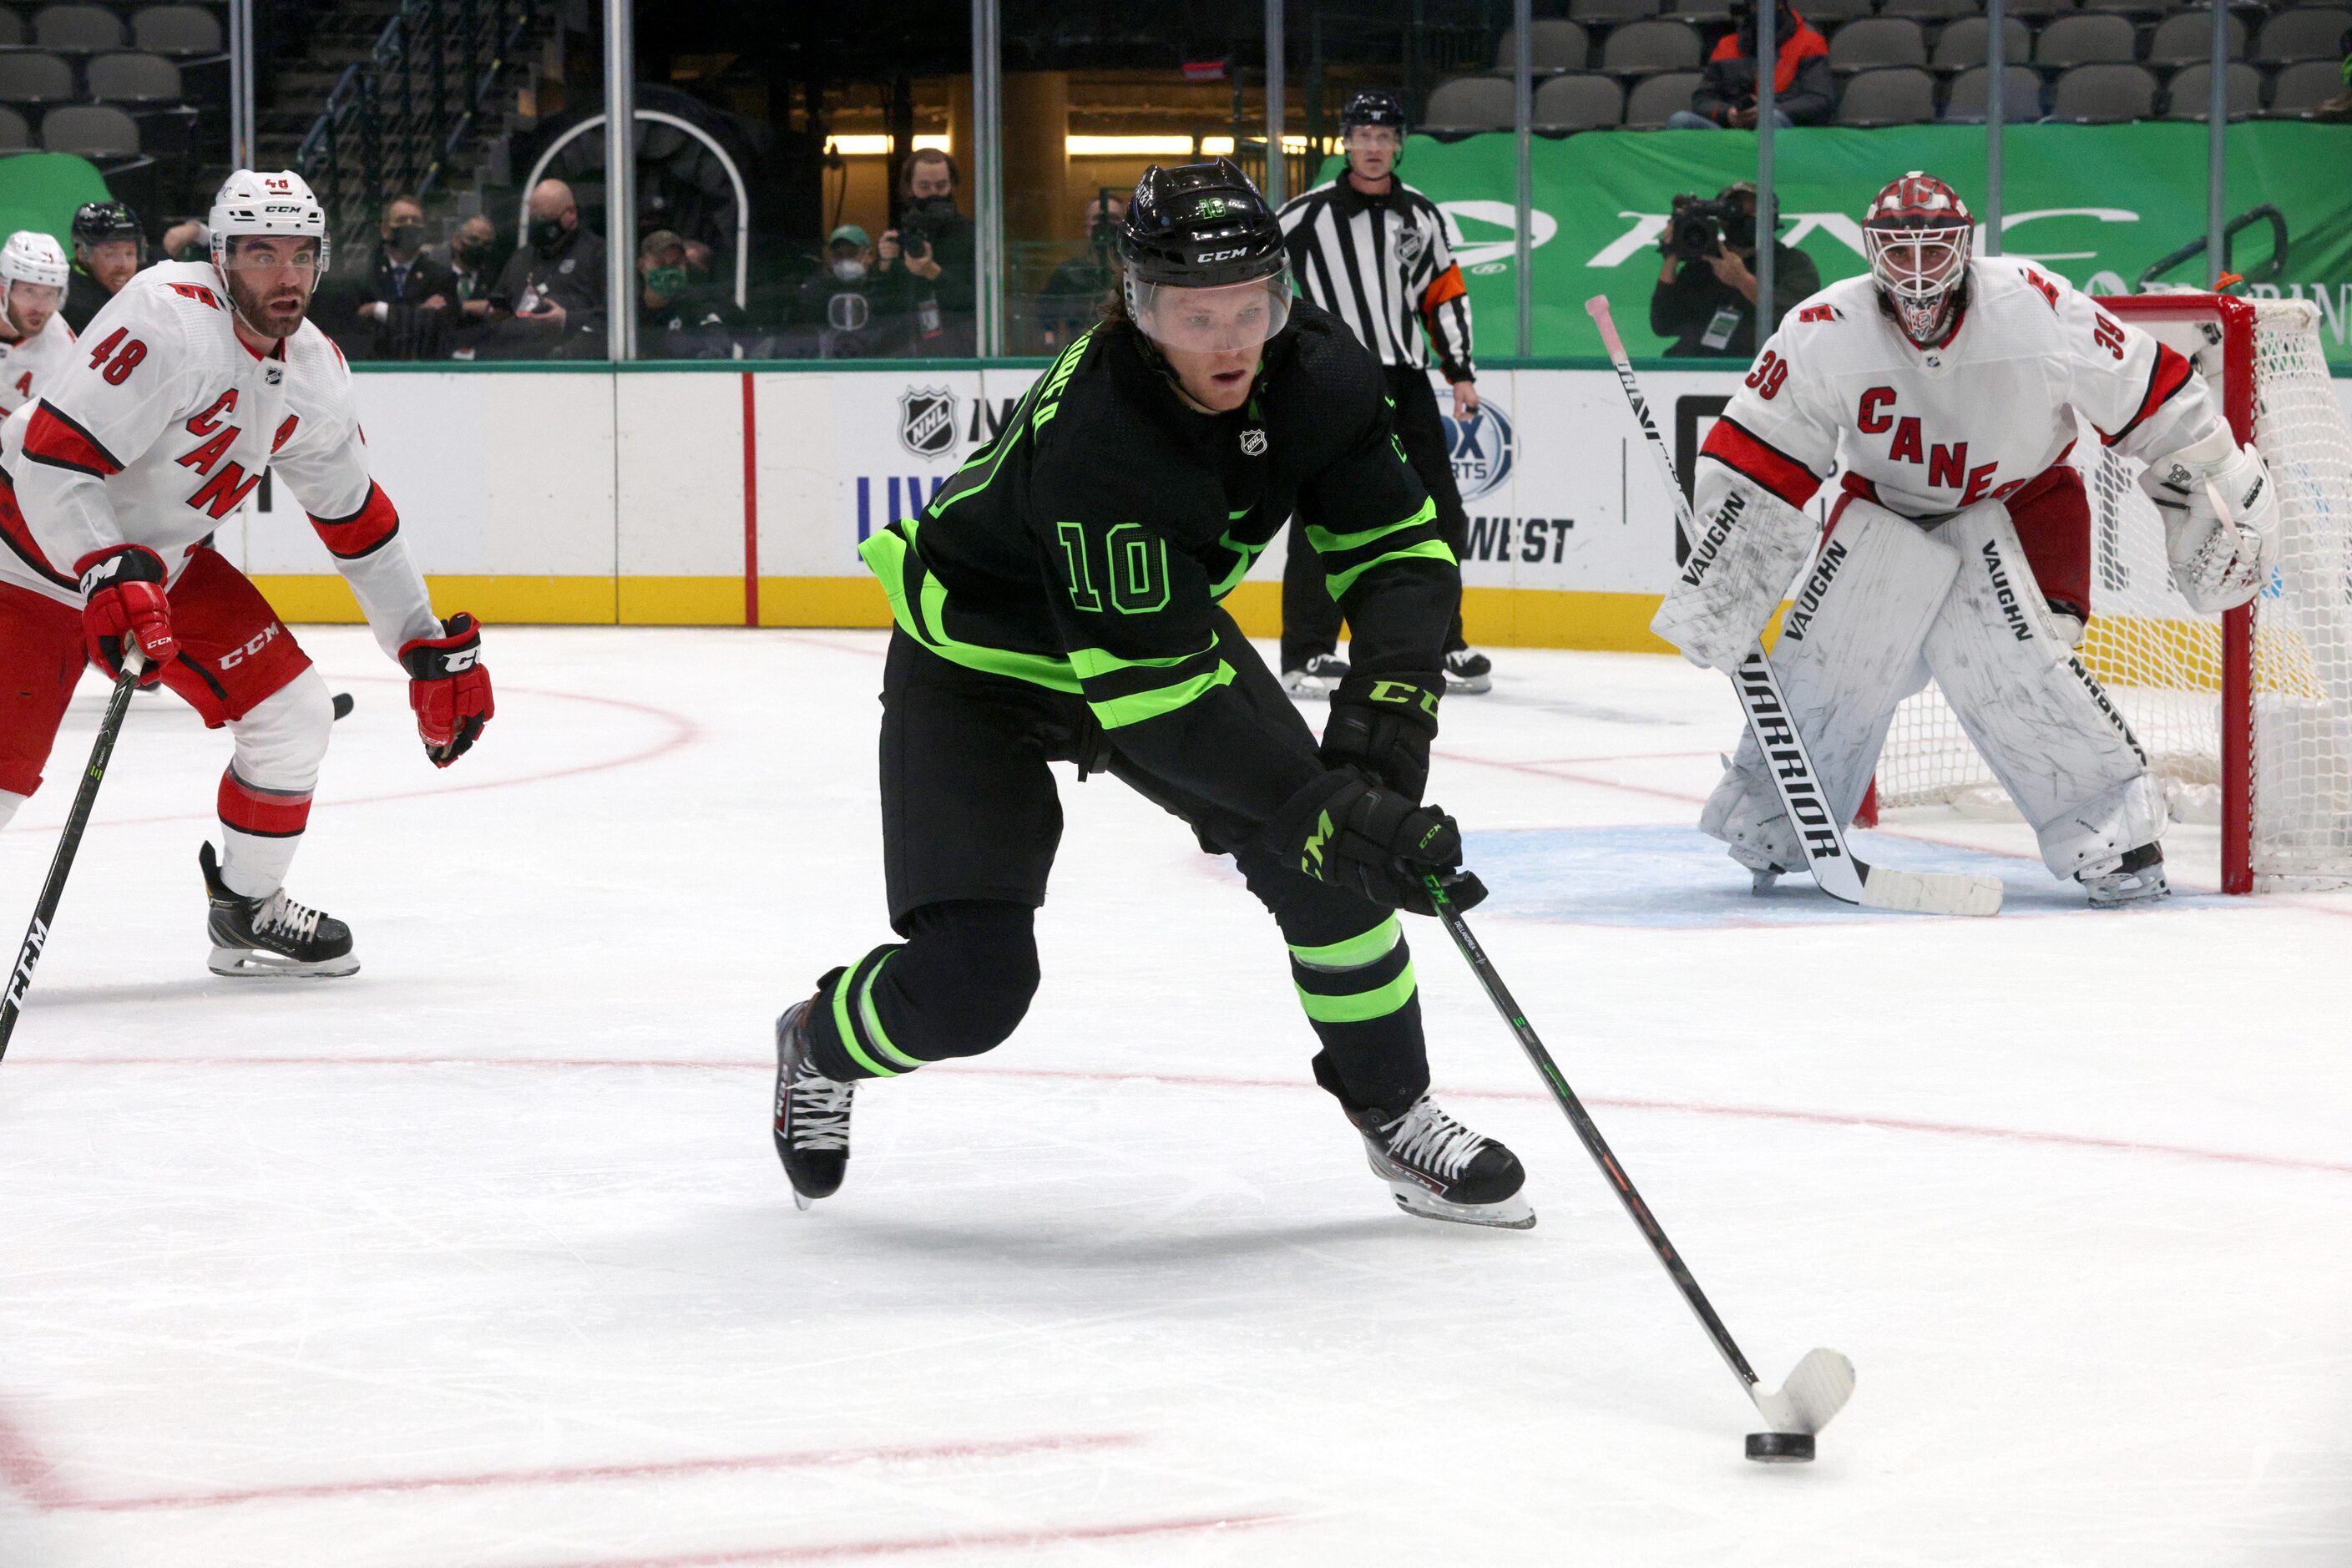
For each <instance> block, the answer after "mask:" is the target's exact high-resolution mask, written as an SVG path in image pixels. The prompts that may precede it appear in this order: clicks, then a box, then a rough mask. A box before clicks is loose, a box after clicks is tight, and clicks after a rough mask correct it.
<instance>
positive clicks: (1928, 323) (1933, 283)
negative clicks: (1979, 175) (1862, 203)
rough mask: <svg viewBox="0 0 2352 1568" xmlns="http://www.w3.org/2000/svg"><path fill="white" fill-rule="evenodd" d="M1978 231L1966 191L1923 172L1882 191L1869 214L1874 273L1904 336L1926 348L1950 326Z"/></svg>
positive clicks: (1866, 235)
mask: <svg viewBox="0 0 2352 1568" xmlns="http://www.w3.org/2000/svg"><path fill="white" fill-rule="evenodd" d="M1975 236H1976V219H1975V218H1973V217H1971V216H1969V209H1968V204H1967V203H1965V202H1963V201H1961V200H1960V198H1959V194H1958V192H1956V191H1954V190H1953V189H1952V187H1951V186H1949V185H1948V184H1944V182H1943V181H1941V180H1938V179H1935V178H1932V177H1931V176H1929V175H1927V174H1920V173H1918V172H1917V171H1916V170H1915V171H1913V172H1912V173H1910V174H1906V175H1904V176H1903V177H1902V178H1901V179H1899V180H1896V181H1895V182H1894V183H1893V184H1890V185H1888V186H1887V187H1886V188H1885V190H1883V191H1881V192H1879V193H1878V196H1877V199H1876V200H1874V201H1873V202H1872V203H1871V204H1870V207H1869V210H1868V211H1866V212H1864V214H1863V217H1862V247H1863V254H1864V256H1865V257H1866V258H1868V259H1869V261H1870V276H1871V278H1872V279H1873V280H1874V281H1875V282H1876V283H1877V285H1878V289H1879V292H1880V293H1881V294H1883V295H1885V298H1886V302H1887V304H1888V305H1889V306H1890V307H1892V308H1893V310H1894V311H1895V319H1896V320H1897V321H1900V322H1901V323H1902V325H1903V331H1904V334H1905V335H1906V337H1908V338H1909V339H1910V340H1911V341H1912V342H1915V343H1917V344H1919V345H1920V346H1921V347H1923V348H1924V347H1926V346H1927V345H1928V344H1930V343H1935V342H1941V341H1942V340H1943V338H1944V336H1945V335H1946V334H1947V333H1948V331H1950V329H1951V326H1952V321H1953V316H1954V312H1955V310H1956V309H1957V308H1958V304H1959V300H1960V291H1961V289H1962V287H1963V286H1964V285H1965V284H1966V283H1967V282H1968V276H1969V250H1970V248H1971V247H1972V246H1973V244H1974V241H1975Z"/></svg>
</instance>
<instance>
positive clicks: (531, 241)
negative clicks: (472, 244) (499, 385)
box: [489, 180, 606, 359]
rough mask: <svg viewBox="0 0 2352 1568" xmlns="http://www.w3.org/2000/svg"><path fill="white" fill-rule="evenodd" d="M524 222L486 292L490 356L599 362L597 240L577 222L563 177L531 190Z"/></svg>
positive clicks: (600, 261)
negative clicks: (509, 254)
mask: <svg viewBox="0 0 2352 1568" xmlns="http://www.w3.org/2000/svg"><path fill="white" fill-rule="evenodd" d="M524 211H525V213H526V214H528V216H529V218H530V227H529V229H528V230H527V231H526V232H525V234H524V236H523V244H522V246H521V247H520V248H519V249H518V250H516V252H515V253H514V257H513V258H512V259H510V260H509V261H508V263H507V269H506V271H505V272H504V273H503V274H502V275H501V276H500V277H499V282H498V287H497V288H495V289H492V290H491V291H490V321H491V328H490V340H491V341H490V344H489V353H490V355H491V356H493V357H496V358H499V359H602V358H604V353H605V347H606V339H605V331H604V300H605V289H604V241H603V240H601V239H599V238H597V237H595V236H594V235H593V234H591V233H589V232H588V231H587V230H586V229H584V228H583V227H581V226H580V205H579V204H578V203H577V202H575V201H573V200H572V187H571V186H569V185H567V184H564V183H563V182H562V180H541V182H540V183H539V184H537V185H535V186H533V187H532V188H531V193H530V201H529V202H528V203H527V204H526V205H525V207H524Z"/></svg>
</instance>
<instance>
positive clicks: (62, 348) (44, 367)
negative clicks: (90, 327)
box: [0, 310, 74, 419]
mask: <svg viewBox="0 0 2352 1568" xmlns="http://www.w3.org/2000/svg"><path fill="white" fill-rule="evenodd" d="M73 352H74V334H73V329H72V328H71V327H68V326H67V325H66V317H65V312H64V311H62V310H59V311H56V312H54V313H53V314H52V315H51V316H50V317H49V319H48V321H47V323H45V324H44V325H43V326H42V328H41V330H40V331H37V332H36V333H34V334H33V335H32V336H31V337H29V338H27V337H15V338H10V339H9V340H8V341H7V342H0V419H5V418H6V417H7V416H9V415H11V414H14V413H16V410H18V409H19V408H22V407H24V406H25V405H26V404H27V403H30V402H31V401H32V400H33V399H34V398H36V397H38V396H39V395H41V393H42V390H43V389H44V388H46V387H48V386H51V385H53V384H56V382H57V379H58V376H59V375H60V374H63V373H64V371H65V368H66V366H68V364H71V363H73Z"/></svg>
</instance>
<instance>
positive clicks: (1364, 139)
mask: <svg viewBox="0 0 2352 1568" xmlns="http://www.w3.org/2000/svg"><path fill="white" fill-rule="evenodd" d="M1346 144H1347V145H1348V146H1350V147H1361V148H1363V149H1364V150H1365V151H1367V152H1370V151H1373V150H1375V149H1379V148H1386V149H1387V150H1388V151H1389V152H1391V153H1393V152H1395V151H1396V150H1397V148H1398V147H1400V146H1402V144H1403V143H1402V141H1401V140H1400V139H1399V137H1398V135H1397V130H1396V127H1395V126H1393V125H1351V126H1349V128H1348V136H1347V142H1346Z"/></svg>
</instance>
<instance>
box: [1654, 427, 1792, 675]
mask: <svg viewBox="0 0 2352 1568" xmlns="http://www.w3.org/2000/svg"><path fill="white" fill-rule="evenodd" d="M1693 510H1694V513H1695V516H1696V521H1697V526H1698V531H1699V534H1698V537H1697V538H1696V539H1694V540H1693V541H1691V552H1690V556H1689V558H1688V559H1687V560H1685V562H1684V563H1683V565H1682V570H1681V571H1680V572H1679V573H1678V574H1676V575H1675V582H1674V585H1673V586H1672V587H1671V588H1669V589H1668V590H1667V592H1666V596H1665V601H1664V603H1663V604H1661V605H1659V606H1658V613H1657V615H1656V616H1654V617H1653V618H1652V620H1651V622H1650V629H1651V630H1652V631H1654V632H1655V633H1656V634H1657V635H1658V636H1659V637H1663V638H1664V639H1665V640H1666V641H1668V642H1670V643H1672V644H1674V645H1675V647H1677V648H1680V649H1681V650H1682V655H1683V657H1684V658H1686V659H1689V660H1690V661H1691V662H1692V663H1693V664H1696V665H1699V666H1701V667H1703V668H1710V669H1719V670H1721V671H1723V672H1724V673H1725V674H1726V675H1728V674H1730V673H1731V672H1732V671H1733V670H1735V669H1737V668H1739V661H1740V660H1741V659H1743V658H1747V657H1748V647H1749V645H1750V644H1752V643H1754V642H1755V640H1756V637H1757V634H1759V632H1761V631H1762V630H1763V629H1764V627H1765V626H1766V624H1767V623H1768V622H1769V621H1770V620H1771V618H1772V610H1773V606H1775V605H1778V604H1780V595H1782V594H1784V593H1786V592H1788V588H1789V583H1790V579H1791V578H1793V577H1795V576H1796V574H1797V568H1798V567H1799V566H1800V565H1801V564H1802V563H1803V562H1804V559H1805V551H1806V549H1807V548H1808V547H1809V546H1810V545H1811V543H1812V542H1813V538H1814V534H1815V530H1814V527H1813V520H1812V519H1811V517H1809V516H1807V515H1806V514H1805V513H1804V512H1802V511H1801V510H1798V509H1797V508H1795V507H1792V506H1790V504H1789V503H1788V502H1787V501H1784V500H1781V499H1780V497H1779V496H1777V495H1774V494H1773V493H1772V492H1771V491H1770V490H1768V489H1765V488H1764V487H1763V486H1762V485H1760V484H1758V483H1757V482H1756V481H1755V480H1754V479H1749V478H1748V476H1746V475H1745V474H1742V473H1739V472H1738V471H1737V470H1735V469H1732V468H1727V467H1725V466H1724V465H1723V464H1721V463H1712V462H1710V463H1701V464H1700V465H1699V473H1698V505H1697V506H1696V508H1695V509H1693Z"/></svg>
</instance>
